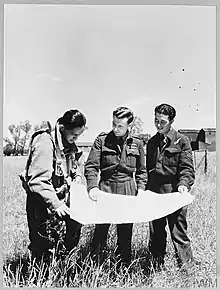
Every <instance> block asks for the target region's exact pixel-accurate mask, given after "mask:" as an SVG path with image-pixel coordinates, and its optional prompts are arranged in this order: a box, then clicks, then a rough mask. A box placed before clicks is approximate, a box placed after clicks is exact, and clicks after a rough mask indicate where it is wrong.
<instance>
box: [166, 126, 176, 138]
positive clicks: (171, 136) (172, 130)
mask: <svg viewBox="0 0 220 290" xmlns="http://www.w3.org/2000/svg"><path fill="white" fill-rule="evenodd" d="M174 134H175V130H174V129H173V127H171V128H170V131H169V132H168V134H167V138H168V139H169V140H170V141H171V140H172V139H173V137H174Z"/></svg>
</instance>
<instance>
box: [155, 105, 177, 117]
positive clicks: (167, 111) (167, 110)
mask: <svg viewBox="0 0 220 290" xmlns="http://www.w3.org/2000/svg"><path fill="white" fill-rule="evenodd" d="M154 112H155V115H156V114H157V113H158V114H163V115H166V116H168V117H169V120H170V121H172V120H173V119H174V118H175V117H176V110H175V109H174V107H172V106H170V105H168V104H161V105H159V106H157V107H156V108H155V109H154Z"/></svg>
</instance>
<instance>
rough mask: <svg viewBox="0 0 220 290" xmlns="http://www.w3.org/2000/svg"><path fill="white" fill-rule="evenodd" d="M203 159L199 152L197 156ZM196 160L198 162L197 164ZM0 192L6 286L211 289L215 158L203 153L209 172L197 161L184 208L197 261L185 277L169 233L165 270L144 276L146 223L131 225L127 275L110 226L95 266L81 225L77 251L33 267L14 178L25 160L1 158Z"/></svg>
mask: <svg viewBox="0 0 220 290" xmlns="http://www.w3.org/2000/svg"><path fill="white" fill-rule="evenodd" d="M197 154H198V156H197V157H198V158H202V156H201V155H202V153H197ZM198 158H197V160H198ZM3 163H4V164H3V173H4V184H3V187H4V190H3V283H4V286H5V287H23V286H25V287H36V286H37V287H94V288H95V287H115V288H116V287H167V288H168V287H175V288H176V287H216V154H215V152H213V153H208V172H207V174H205V173H204V163H202V162H201V164H200V166H199V168H197V171H196V182H195V185H194V187H193V189H192V194H193V195H195V197H196V198H195V201H194V202H193V203H192V204H191V205H189V209H188V233H189V237H190V238H191V241H192V249H193V253H194V256H195V257H196V258H197V259H199V260H200V261H201V266H199V267H197V268H195V269H194V270H193V271H192V272H191V273H190V274H189V275H186V274H184V273H182V272H181V271H180V270H179V269H178V268H177V265H176V261H175V258H174V251H173V246H172V243H171V240H170V236H169V234H168V244H167V256H166V261H165V265H166V269H165V270H163V271H162V272H160V273H155V272H150V273H149V271H148V267H147V266H148V259H147V254H146V248H147V243H148V223H137V224H135V225H134V230H133V239H132V255H133V260H132V264H131V265H130V268H129V269H128V270H127V271H123V269H120V270H119V271H118V270H117V269H116V266H117V265H116V262H115V257H114V251H115V245H116V228H115V226H114V225H112V226H111V227H110V231H109V235H108V242H107V249H106V259H105V261H104V263H103V264H101V265H99V266H97V265H95V264H94V263H93V261H92V260H91V259H90V256H89V243H90V241H91V237H92V234H93V230H94V226H89V225H86V226H83V227H82V233H81V238H80V242H79V245H78V247H77V248H76V249H75V250H74V251H73V252H72V253H70V255H68V256H66V257H63V258H57V257H56V256H54V257H53V258H52V259H51V261H50V263H49V265H46V264H44V263H42V264H41V265H37V264H36V263H34V261H31V260H30V258H29V254H28V251H27V246H28V243H29V241H28V228H27V221H26V215H25V198H26V196H25V193H24V191H23V189H22V187H21V185H20V181H19V179H18V173H19V172H20V171H21V170H22V169H23V167H24V164H25V158H24V157H20V156H18V157H4V160H3Z"/></svg>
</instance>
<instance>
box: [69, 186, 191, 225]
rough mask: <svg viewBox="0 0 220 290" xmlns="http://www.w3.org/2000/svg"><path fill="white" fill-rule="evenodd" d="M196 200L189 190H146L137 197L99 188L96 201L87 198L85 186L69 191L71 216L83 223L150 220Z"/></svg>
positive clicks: (74, 187) (75, 187) (73, 187)
mask: <svg viewBox="0 0 220 290" xmlns="http://www.w3.org/2000/svg"><path fill="white" fill-rule="evenodd" d="M193 200H194V196H192V195H191V194H190V193H186V194H181V193H179V192H173V193H168V194H157V193H154V192H152V191H150V190H147V191H144V192H141V193H140V194H138V195H137V196H125V195H119V194H111V193H106V192H103V191H100V194H99V195H98V197H97V201H96V202H95V201H92V200H91V199H90V198H89V197H88V193H87V189H86V187H85V186H84V185H78V184H75V183H73V184H72V186H71V190H70V209H71V218H72V219H74V220H76V221H78V222H80V223H81V224H103V223H111V224H114V223H116V224H120V223H137V222H148V221H152V220H154V219H158V218H161V217H163V216H166V215H168V214H170V213H173V212H174V211H176V210H178V209H179V208H181V207H183V206H185V205H188V204H190V203H191V202H192V201H193Z"/></svg>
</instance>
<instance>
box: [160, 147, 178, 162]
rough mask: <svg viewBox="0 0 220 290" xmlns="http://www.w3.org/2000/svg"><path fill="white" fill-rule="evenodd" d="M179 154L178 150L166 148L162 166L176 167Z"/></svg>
mask: <svg viewBox="0 0 220 290" xmlns="http://www.w3.org/2000/svg"><path fill="white" fill-rule="evenodd" d="M180 153H181V149H180V148H172V147H171V148H166V149H165V150H164V158H163V164H164V165H168V166H178V164H179V158H180Z"/></svg>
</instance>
